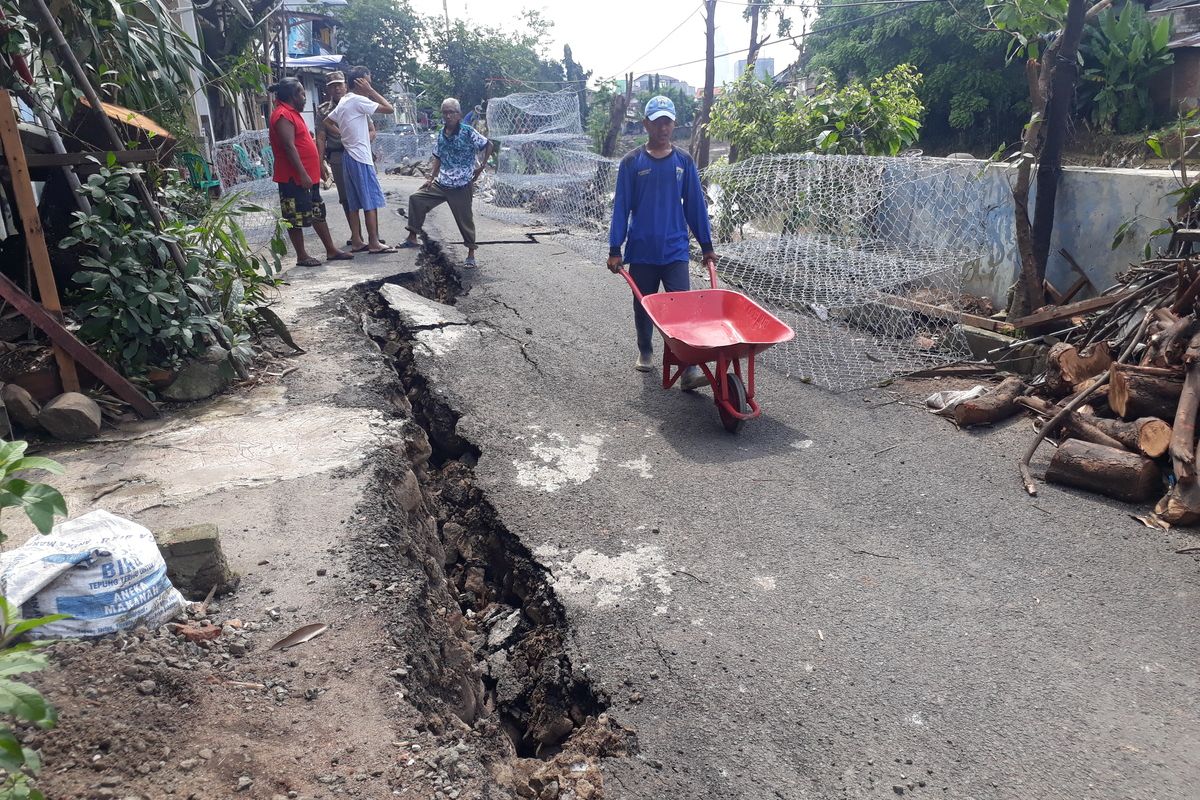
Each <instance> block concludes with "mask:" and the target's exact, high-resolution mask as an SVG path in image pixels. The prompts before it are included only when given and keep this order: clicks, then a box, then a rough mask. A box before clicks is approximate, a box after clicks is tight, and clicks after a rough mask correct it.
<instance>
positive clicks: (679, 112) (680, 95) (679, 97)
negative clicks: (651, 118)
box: [633, 86, 696, 125]
mask: <svg viewBox="0 0 1200 800" xmlns="http://www.w3.org/2000/svg"><path fill="white" fill-rule="evenodd" d="M660 94H661V95H662V96H663V97H669V98H671V102H673V103H674V104H675V124H676V125H691V124H692V121H693V120H695V118H696V98H695V97H693V96H691V95H689V94H687V93H686V92H684V91H683V90H682V89H680V88H679V87H677V86H665V87H663V88H661V89H659V90H658V91H657V92H655V91H646V92H642V93H641V94H639V95H638V96H637V97H635V98H634V101H633V102H634V107H635V108H637V109H638V110H639V111H640V110H641V109H644V108H645V107H646V102H647V101H649V100H650V98H651V97H655V96H657V95H660Z"/></svg>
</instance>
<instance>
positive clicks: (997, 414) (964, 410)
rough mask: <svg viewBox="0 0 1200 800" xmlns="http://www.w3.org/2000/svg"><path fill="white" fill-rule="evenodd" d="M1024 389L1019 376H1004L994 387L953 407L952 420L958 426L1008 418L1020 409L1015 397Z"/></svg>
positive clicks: (964, 426)
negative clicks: (980, 395)
mask: <svg viewBox="0 0 1200 800" xmlns="http://www.w3.org/2000/svg"><path fill="white" fill-rule="evenodd" d="M1023 391H1025V383H1024V382H1023V381H1022V380H1021V379H1020V378H1005V379H1004V380H1003V381H1001V382H1000V385H998V386H997V387H996V388H995V389H993V390H992V391H990V392H988V393H987V394H985V395H984V396H983V397H978V398H976V399H974V400H967V401H966V402H963V403H959V404H958V405H956V406H955V407H954V421H955V422H956V423H957V424H958V427H960V428H969V427H971V426H972V425H986V424H987V423H989V422H999V421H1000V420H1002V419H1008V418H1009V417H1011V416H1012V415H1013V414H1016V413H1017V412H1018V411H1020V410H1021V407H1020V406H1019V405H1017V402H1016V400H1017V398H1018V397H1019V396H1020V395H1021V392H1023Z"/></svg>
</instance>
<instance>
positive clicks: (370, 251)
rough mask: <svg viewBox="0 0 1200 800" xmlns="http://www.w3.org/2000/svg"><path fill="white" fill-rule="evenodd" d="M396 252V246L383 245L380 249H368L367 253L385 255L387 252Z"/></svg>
mask: <svg viewBox="0 0 1200 800" xmlns="http://www.w3.org/2000/svg"><path fill="white" fill-rule="evenodd" d="M394 252H396V248H394V247H381V248H379V249H378V250H370V249H368V250H367V255H372V256H379V255H383V254H385V253H394Z"/></svg>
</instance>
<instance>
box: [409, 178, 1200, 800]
mask: <svg viewBox="0 0 1200 800" xmlns="http://www.w3.org/2000/svg"><path fill="white" fill-rule="evenodd" d="M392 185H393V186H394V185H396V184H394V183H393V184H392ZM403 185H404V187H405V188H406V189H408V190H411V189H412V188H415V185H416V182H415V181H410V182H405V183H404V184H403ZM478 227H479V236H480V239H485V240H490V239H513V238H518V237H519V232H518V231H517V230H516V229H515V228H513V227H511V226H507V225H501V224H499V223H495V222H491V221H489V220H487V219H485V218H480V219H479V220H478ZM430 232H431V233H432V234H433V235H434V236H435V237H436V238H439V239H443V240H450V239H452V238H456V236H452V235H451V233H452V232H453V233H456V231H455V229H454V227H453V224H452V223H451V222H450V217H449V215H448V212H446V210H445V208H444V207H443V208H442V209H440V210H439V211H437V212H435V213H434V215H433V216H432V217H431V222H430ZM450 252H451V254H452V255H455V256H456V257H457V258H458V259H459V260H460V263H461V257H462V255H464V253H463V252H462V250H461V248H459V249H455V248H450ZM479 255H480V264H481V268H480V269H479V270H478V271H477V272H475V273H464V274H465V275H466V280H467V282H468V286H469V293H468V294H467V295H466V296H464V297H463V298H461V299H460V301H459V303H458V308H459V309H460V310H461V311H462V313H464V314H465V315H466V317H467V318H468V319H469V320H470V321H471V322H472V323H473V324H472V325H471V327H470V328H469V329H468V330H472V331H474V332H478V335H474V334H472V335H459V333H460V332H461V331H462V330H463V329H462V328H461V327H459V328H458V331H459V332H458V333H454V332H452V329H450V328H446V329H442V330H443V332H444V333H447V335H446V337H445V338H444V340H441V341H438V342H435V343H433V344H432V345H431V346H430V347H429V348H423V349H422V350H421V351H420V352H421V355H420V356H419V360H418V364H419V366H420V367H421V368H422V369H423V370H424V371H425V372H426V373H427V375H428V376H429V377H430V379H431V381H432V385H433V386H435V387H436V388H437V389H438V390H439V391H442V392H444V393H445V395H446V397H447V398H448V400H449V402H450V403H451V405H453V406H454V407H455V408H456V409H457V410H458V411H460V412H461V413H462V415H463V417H462V420H461V422H460V427H459V430H460V432H462V433H463V434H464V435H466V436H467V437H468V438H470V439H471V440H473V441H474V442H475V443H476V444H478V445H479V446H480V447H481V449H482V453H483V455H482V458H481V459H480V462H479V464H478V468H477V474H478V476H479V478H480V480H481V482H482V483H483V485H484V487H485V489H486V490H487V492H488V495H489V498H490V500H491V502H492V503H493V504H494V505H495V506H496V507H497V509H498V510H499V512H500V514H501V516H502V518H503V520H504V522H505V523H506V525H507V526H508V528H509V529H510V530H511V531H512V532H513V533H515V534H516V535H518V536H519V537H520V539H521V540H522V541H523V542H524V543H525V544H526V545H527V546H528V547H529V548H530V549H531V550H533V551H534V552H535V553H536V554H537V555H538V557H539V558H540V560H541V561H542V563H543V564H544V565H545V566H546V567H547V568H549V569H550V570H551V571H552V573H553V575H554V579H555V587H556V590H557V591H558V594H559V596H560V597H561V598H562V600H563V602H564V604H565V605H566V607H567V609H568V615H569V618H570V620H571V623H572V627H573V630H572V648H573V649H572V653H571V656H572V659H573V660H574V662H575V663H576V664H577V665H579V666H583V667H584V668H586V670H587V673H588V674H589V675H590V676H591V677H592V679H593V680H594V682H595V683H596V685H597V686H598V687H599V688H601V689H603V690H604V691H606V692H608V693H609V694H610V695H611V697H612V708H611V712H612V713H613V715H614V716H615V718H616V719H617V720H618V721H620V722H621V723H622V724H624V725H626V726H629V727H632V728H635V729H636V730H637V733H638V737H639V741H640V746H641V755H640V756H638V757H633V758H628V759H620V760H612V761H609V762H607V764H606V768H605V771H606V791H607V794H608V796H609V797H615V798H664V797H671V798H772V797H778V798H799V797H819V798H835V797H838V798H840V797H848V798H857V797H894V796H896V795H897V794H900V793H903V794H904V795H906V796H917V797H950V798H976V799H978V800H982V799H983V798H1043V799H1046V798H1196V797H1200V714H1198V711H1200V679H1198V674H1197V673H1198V667H1200V614H1198V612H1200V602H1198V595H1197V584H1198V581H1200V569H1198V565H1200V562H1198V561H1197V558H1196V556H1194V555H1188V554H1178V553H1176V552H1175V551H1176V550H1178V549H1181V548H1184V547H1187V546H1196V545H1197V544H1198V542H1197V540H1196V538H1195V536H1194V534H1192V533H1191V532H1187V531H1170V532H1161V531H1151V530H1148V529H1146V528H1144V527H1142V526H1141V525H1140V524H1138V523H1137V522H1135V521H1134V520H1132V519H1130V517H1129V514H1130V513H1131V512H1132V511H1134V510H1135V509H1133V508H1132V507H1129V506H1124V505H1121V504H1118V503H1110V502H1105V501H1104V500H1103V499H1102V498H1096V497H1093V496H1089V495H1085V494H1081V493H1075V492H1070V491H1065V490H1061V489H1058V488H1055V487H1046V488H1045V489H1044V490H1043V492H1042V496H1041V497H1039V498H1038V499H1037V500H1036V501H1032V500H1031V499H1030V498H1028V497H1026V496H1025V495H1024V493H1023V491H1022V490H1021V488H1020V483H1019V480H1018V479H1017V477H1016V469H1015V464H1016V459H1017V457H1018V456H1019V454H1020V452H1021V450H1022V449H1023V447H1024V445H1025V443H1026V442H1027V441H1028V437H1029V428H1028V424H1027V423H1025V422H1015V423H1013V424H1011V425H1008V426H1005V427H1002V428H999V429H996V430H991V431H985V432H983V433H980V434H967V433H963V432H959V431H956V430H955V429H954V428H953V426H952V425H950V424H949V423H947V422H946V421H944V420H942V419H939V418H937V417H934V416H932V415H930V414H928V413H926V412H924V411H922V410H920V409H917V408H913V407H911V406H908V405H905V404H901V403H895V402H889V400H890V399H891V398H892V396H891V395H887V394H886V393H882V392H877V391H876V392H858V393H848V394H841V395H835V394H831V393H828V392H825V391H823V390H820V389H816V388H813V387H810V386H806V385H803V384H800V383H798V382H795V381H792V380H789V379H787V378H784V377H782V376H780V375H778V374H775V373H773V372H771V371H770V370H765V369H764V370H762V371H760V373H759V387H758V397H759V399H760V400H761V402H762V404H763V407H764V409H765V415H764V417H763V418H762V419H760V420H757V421H753V422H751V423H749V424H748V425H747V426H746V428H745V430H744V431H743V433H741V434H740V435H739V436H731V435H729V434H727V433H726V432H725V431H724V430H723V429H722V428H721V427H720V425H719V424H718V421H717V416H716V412H715V409H714V407H713V405H712V402H711V392H710V391H709V390H707V389H706V390H703V391H701V392H699V393H697V394H695V395H689V394H684V393H681V392H680V391H678V390H677V389H676V390H672V391H663V390H662V389H661V388H660V386H659V384H658V376H657V375H655V374H651V375H643V374H640V373H636V372H634V371H633V369H632V365H633V360H634V357H635V348H634V344H633V325H632V301H631V298H630V293H629V291H628V289H627V288H626V286H625V284H624V283H623V282H622V281H620V280H619V279H618V278H616V277H615V276H613V275H611V274H610V273H608V272H607V271H606V270H605V269H604V268H603V266H601V265H599V264H594V263H586V262H584V261H583V260H582V259H581V258H580V257H579V256H577V255H575V254H574V253H573V252H571V251H569V250H567V249H566V248H564V247H562V246H560V245H558V244H555V243H553V242H549V243H545V244H537V245H495V246H485V247H483V248H481V250H480V253H479ZM431 335H433V336H434V337H437V336H438V335H439V334H438V333H437V332H436V331H435V332H432V333H431ZM659 352H661V350H659ZM1035 466H1036V462H1035Z"/></svg>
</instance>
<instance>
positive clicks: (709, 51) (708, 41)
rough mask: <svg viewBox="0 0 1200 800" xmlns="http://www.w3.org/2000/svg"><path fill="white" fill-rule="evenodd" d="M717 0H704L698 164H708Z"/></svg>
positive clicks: (701, 165) (715, 73) (701, 166)
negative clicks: (702, 74) (702, 75)
mask: <svg viewBox="0 0 1200 800" xmlns="http://www.w3.org/2000/svg"><path fill="white" fill-rule="evenodd" d="M716 13H717V0H704V36H705V44H704V108H703V110H702V112H701V115H700V125H701V128H700V146H699V154H698V157H697V159H696V166H697V167H698V168H699V169H704V168H705V167H707V166H708V144H709V143H708V117H709V114H711V113H712V105H713V85H714V84H715V83H716V77H717V67H716V52H717V51H716V36H717V29H716V22H715V21H714V20H713V17H714V16H715V14H716Z"/></svg>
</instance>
